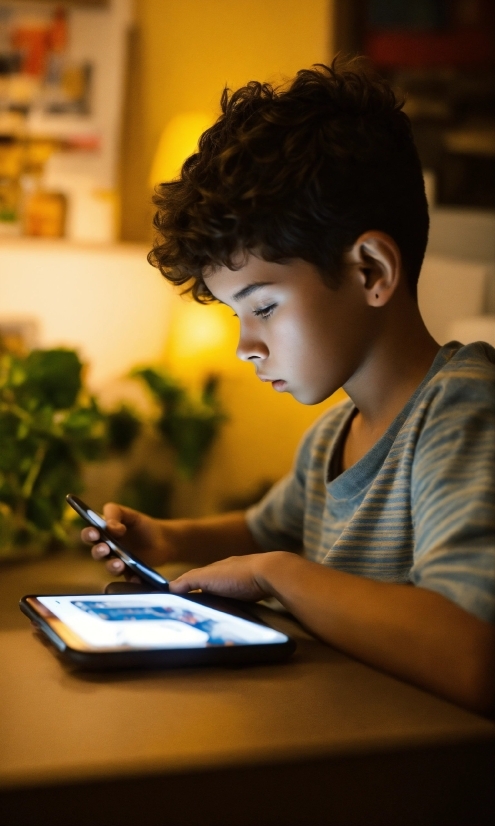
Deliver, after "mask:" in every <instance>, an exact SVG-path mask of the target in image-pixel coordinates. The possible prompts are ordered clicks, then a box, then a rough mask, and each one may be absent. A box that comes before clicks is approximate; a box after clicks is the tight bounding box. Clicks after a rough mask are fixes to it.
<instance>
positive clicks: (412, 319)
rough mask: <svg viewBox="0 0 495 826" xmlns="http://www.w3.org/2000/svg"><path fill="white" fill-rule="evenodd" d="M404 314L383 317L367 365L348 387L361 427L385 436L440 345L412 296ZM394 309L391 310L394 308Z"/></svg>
mask: <svg viewBox="0 0 495 826" xmlns="http://www.w3.org/2000/svg"><path fill="white" fill-rule="evenodd" d="M401 303H402V304H403V305H404V307H403V312H397V310H398V309H399V308H398V307H397V306H396V307H395V308H394V312H387V311H386V308H384V309H385V313H384V314H383V317H382V319H381V320H380V328H379V331H378V333H377V334H376V335H375V336H374V337H373V340H372V343H371V347H370V348H369V350H368V355H367V357H366V359H365V361H364V362H363V363H362V364H361V365H360V367H359V369H358V370H357V371H356V372H355V373H354V374H353V376H352V377H351V378H350V379H349V381H348V382H347V384H346V385H345V387H344V390H345V391H346V392H347V394H348V395H349V396H350V398H351V399H352V401H353V402H354V404H355V405H356V407H357V409H358V411H359V413H358V418H359V426H360V427H361V428H364V429H366V430H368V431H369V432H370V433H371V432H374V433H377V432H378V433H383V432H385V430H386V429H387V427H388V426H389V424H390V423H391V422H392V421H393V420H394V418H395V417H396V416H397V415H398V413H400V411H401V410H402V408H403V407H404V405H405V404H406V402H407V401H408V399H409V398H410V397H411V396H412V394H413V393H414V391H415V390H416V388H417V387H418V385H419V384H420V383H421V382H422V380H423V379H424V377H425V375H426V374H427V372H428V370H429V369H430V367H431V364H432V362H433V360H434V358H435V356H436V354H437V353H438V350H439V345H438V344H437V342H436V341H435V340H434V339H433V338H432V337H431V335H430V334H429V332H428V330H427V329H426V327H425V325H424V322H423V319H422V318H421V314H420V312H419V309H418V306H417V304H416V302H415V301H413V299H411V298H410V297H409V296H407V297H405V298H403V299H402V301H401ZM390 309H391V308H390Z"/></svg>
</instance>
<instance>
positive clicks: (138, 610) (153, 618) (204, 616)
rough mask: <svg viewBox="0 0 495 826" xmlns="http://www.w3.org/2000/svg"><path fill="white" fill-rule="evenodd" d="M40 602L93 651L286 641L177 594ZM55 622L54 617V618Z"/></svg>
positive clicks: (42, 599) (61, 598)
mask: <svg viewBox="0 0 495 826" xmlns="http://www.w3.org/2000/svg"><path fill="white" fill-rule="evenodd" d="M37 602H38V603H40V604H41V606H42V607H43V609H44V611H45V612H46V611H47V612H48V613H47V614H46V616H47V617H48V618H49V617H50V615H51V616H52V617H53V619H54V620H56V624H57V626H58V628H55V624H54V623H53V622H52V623H51V624H52V626H53V627H54V630H57V633H59V631H60V627H61V626H60V623H61V624H62V626H65V627H66V628H68V629H70V632H72V633H73V634H74V635H76V636H77V637H78V638H79V639H80V640H81V641H83V642H84V643H85V644H86V646H88V647H89V648H91V649H93V650H101V651H104V650H125V649H129V648H132V649H136V648H138V649H152V648H209V647H218V646H235V645H261V644H273V643H283V642H286V641H287V637H286V636H285V635H284V634H281V633H280V632H278V631H275V630H274V629H272V628H268V627H266V626H263V625H257V624H256V623H254V622H249V621H248V620H244V619H241V618H240V617H235V616H231V615H230V614H225V613H223V612H221V611H217V610H215V609H214V608H209V607H206V606H203V605H197V604H196V603H193V602H191V601H189V600H187V599H184V598H182V597H178V596H175V595H174V594H139V595H133V596H127V595H125V594H112V595H104V596H95V595H88V596H40V597H38V598H37ZM48 621H49V622H50V619H48Z"/></svg>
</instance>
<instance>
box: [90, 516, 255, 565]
mask: <svg viewBox="0 0 495 826" xmlns="http://www.w3.org/2000/svg"><path fill="white" fill-rule="evenodd" d="M103 514H104V517H105V520H106V522H107V526H108V528H109V530H110V531H111V532H112V533H113V534H114V536H115V537H116V539H121V540H122V542H123V544H124V545H126V546H127V547H128V548H129V550H130V551H131V552H133V553H135V554H137V556H139V557H140V558H141V559H142V560H143V562H146V563H147V564H149V565H163V564H165V563H167V562H196V563H197V564H199V565H206V564H208V563H210V562H215V561H216V560H218V559H222V558H223V557H225V556H227V555H229V554H232V552H234V553H236V554H238V555H239V556H241V555H243V554H254V553H259V552H261V551H262V550H263V549H262V548H261V547H260V546H259V545H258V544H257V542H256V541H255V540H254V539H253V536H252V534H251V532H250V531H249V529H248V527H247V525H246V520H245V517H244V513H242V512H233V513H226V514H222V515H219V516H211V517H205V518H203V519H172V520H164V519H153V518H152V517H150V516H146V515H145V514H143V513H140V512H139V511H135V510H133V509H132V508H126V507H124V506H123V505H116V504H114V503H109V504H107V505H105V507H104V509H103ZM82 538H83V540H84V541H85V542H88V543H90V544H93V543H96V544H94V547H93V549H92V555H93V558H94V559H97V560H101V559H106V558H107V557H108V555H109V548H108V545H106V544H105V543H104V542H98V540H99V533H98V531H97V529H96V528H85V529H84V530H83V531H82ZM106 564H107V568H108V570H109V572H110V573H111V574H113V575H115V574H122V573H124V571H125V565H124V563H123V562H122V561H121V560H120V559H110V560H108V561H107V563H106Z"/></svg>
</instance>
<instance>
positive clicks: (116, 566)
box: [112, 559, 120, 571]
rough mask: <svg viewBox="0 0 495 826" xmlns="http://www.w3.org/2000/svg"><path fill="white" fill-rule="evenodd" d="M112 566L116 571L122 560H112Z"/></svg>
mask: <svg viewBox="0 0 495 826" xmlns="http://www.w3.org/2000/svg"><path fill="white" fill-rule="evenodd" d="M112 568H113V570H114V571H117V570H119V568H120V562H119V561H118V560H117V559H116V560H115V562H112Z"/></svg>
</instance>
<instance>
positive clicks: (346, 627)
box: [260, 553, 495, 712]
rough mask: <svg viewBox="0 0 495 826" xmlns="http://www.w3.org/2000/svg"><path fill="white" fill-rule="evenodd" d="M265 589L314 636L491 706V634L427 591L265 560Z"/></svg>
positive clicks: (276, 557) (284, 557)
mask: <svg viewBox="0 0 495 826" xmlns="http://www.w3.org/2000/svg"><path fill="white" fill-rule="evenodd" d="M260 570H261V576H262V580H264V584H263V587H264V589H265V590H266V591H267V592H268V593H272V594H273V595H275V596H277V597H278V599H279V600H280V601H281V602H282V603H283V604H284V605H285V606H286V607H287V608H288V609H289V610H290V611H291V612H292V613H293V614H294V615H295V616H296V617H298V619H299V620H300V621H301V622H302V623H303V624H304V625H305V626H306V627H307V628H308V629H309V630H310V631H312V632H313V633H314V634H316V635H317V636H319V637H320V638H321V639H323V640H325V641H326V642H328V643H330V644H331V645H333V646H335V647H337V648H339V649H341V650H342V651H345V652H347V653H349V654H351V655H352V656H355V657H357V658H359V659H361V660H362V661H364V662H367V663H368V664H370V665H372V666H375V667H377V668H380V669H383V670H385V671H388V672H390V673H392V674H394V675H396V676H398V677H400V678H403V679H405V680H407V681H409V682H412V683H415V684H416V685H419V686H421V687H423V688H426V689H428V690H431V691H433V692H435V693H437V694H440V695H442V696H444V697H446V698H448V699H450V700H452V701H454V702H457V703H459V704H461V705H464V706H467V707H469V708H472V709H474V710H477V711H482V712H487V711H489V710H490V709H491V708H493V703H494V694H495V676H494V675H495V629H494V628H493V627H492V626H491V625H489V624H488V623H484V622H481V620H478V619H477V618H476V617H473V616H472V615H471V614H468V613H467V612H466V611H464V610H462V609H461V608H459V607H458V606H457V605H455V604H454V603H452V602H450V601H449V600H447V599H446V598H444V597H442V596H441V595H440V594H437V593H435V592H433V591H428V590H426V589H424V588H417V587H413V586H409V585H397V584H392V583H383V582H376V581H373V580H369V579H364V578H362V577H358V576H354V575H351V574H346V573H343V572H340V571H336V570H333V569H331V568H326V567H323V566H321V565H318V564H316V563H312V562H308V561H307V560H304V559H301V558H299V557H297V556H294V555H292V554H282V553H281V554H269V555H267V556H266V558H265V559H264V560H263V562H262V565H261V567H260Z"/></svg>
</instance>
